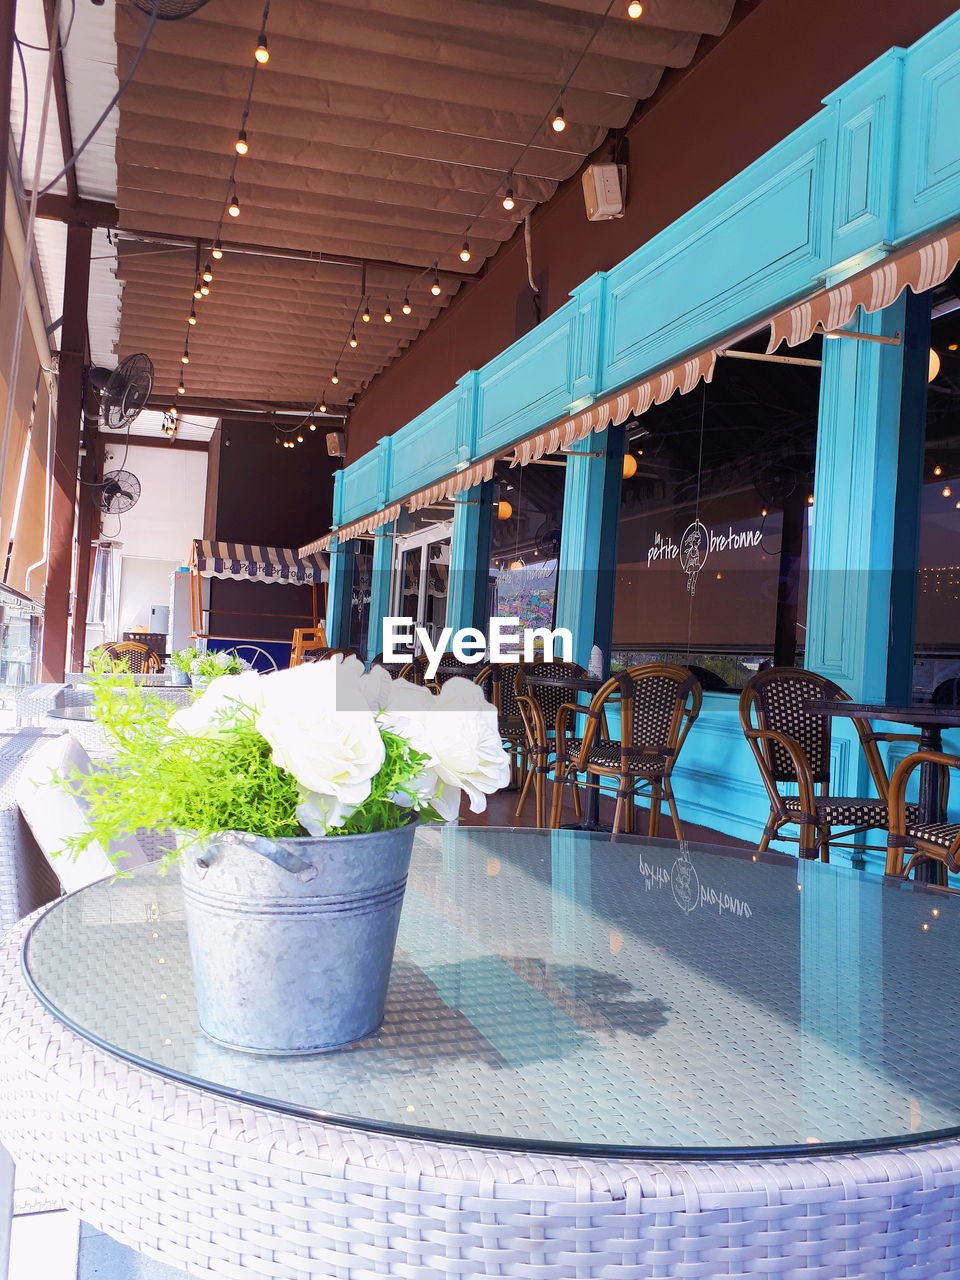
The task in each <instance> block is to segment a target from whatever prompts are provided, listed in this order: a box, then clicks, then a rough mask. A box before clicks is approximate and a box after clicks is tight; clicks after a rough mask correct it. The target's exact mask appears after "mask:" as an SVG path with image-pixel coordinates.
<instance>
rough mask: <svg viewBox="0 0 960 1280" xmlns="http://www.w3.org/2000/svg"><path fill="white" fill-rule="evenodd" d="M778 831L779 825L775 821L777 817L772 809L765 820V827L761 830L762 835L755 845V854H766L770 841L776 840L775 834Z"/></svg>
mask: <svg viewBox="0 0 960 1280" xmlns="http://www.w3.org/2000/svg"><path fill="white" fill-rule="evenodd" d="M779 830H780V823H779V822H778V821H777V815H776V814H775V813H774V811H773V809H771V810H770V816H769V818H767V825H766V826H765V827H764V828H763V835H762V836H761V837H760V843H759V844H758V845H757V853H766V852H767V850H768V849H769V848H770V841H771V840H774V839H776V835H777V832H778V831H779Z"/></svg>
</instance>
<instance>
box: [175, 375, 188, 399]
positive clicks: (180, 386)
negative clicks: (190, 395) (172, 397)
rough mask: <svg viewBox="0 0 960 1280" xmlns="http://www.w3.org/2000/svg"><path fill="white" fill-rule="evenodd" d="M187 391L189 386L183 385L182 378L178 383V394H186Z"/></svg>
mask: <svg viewBox="0 0 960 1280" xmlns="http://www.w3.org/2000/svg"><path fill="white" fill-rule="evenodd" d="M186 391H187V388H186V387H185V386H184V385H183V379H182V378H181V379H180V381H179V382H178V383H177V395H178V396H182V395H186Z"/></svg>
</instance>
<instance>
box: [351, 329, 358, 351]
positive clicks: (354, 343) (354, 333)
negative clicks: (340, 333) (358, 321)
mask: <svg viewBox="0 0 960 1280" xmlns="http://www.w3.org/2000/svg"><path fill="white" fill-rule="evenodd" d="M358 345H359V344H358V342H357V331H356V329H351V330H350V346H351V347H354V348H356V347H357V346H358Z"/></svg>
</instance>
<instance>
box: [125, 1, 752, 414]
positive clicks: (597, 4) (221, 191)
mask: <svg viewBox="0 0 960 1280" xmlns="http://www.w3.org/2000/svg"><path fill="white" fill-rule="evenodd" d="M733 5H734V0H647V3H646V4H645V12H644V16H643V17H642V18H641V19H640V21H631V20H629V19H628V18H627V17H626V0H614V3H613V8H612V10H611V13H610V15H609V16H608V17H607V18H606V20H605V21H604V22H603V25H602V27H601V28H600V30H599V33H598V34H597V35H596V37H595V38H594V39H593V41H592V43H591V44H590V48H589V51H588V52H587V53H586V55H585V56H584V57H583V58H582V61H581V62H580V63H579V66H578V65H577V60H578V59H579V58H580V57H581V54H582V52H583V50H584V48H585V46H586V45H587V42H588V41H589V40H590V36H591V33H592V32H593V31H594V30H595V29H596V27H597V23H598V20H599V18H600V15H602V14H603V12H604V10H605V9H606V8H607V0H508V2H504V0H456V3H454V2H453V0H342V2H341V3H334V2H328V0H273V3H272V6H271V11H270V19H269V42H270V53H271V57H270V62H269V64H268V65H267V66H266V67H263V68H260V69H259V71H258V73H257V77H256V82H255V88H254V94H253V101H252V106H251V110H250V115H249V119H248V122H247V134H248V136H249V140H250V153H249V154H248V155H247V156H245V157H243V158H242V159H241V160H240V161H239V164H238V170H237V191H238V193H239V199H240V206H241V216H240V217H239V218H237V219H234V218H226V219H224V229H223V239H224V241H225V242H226V241H230V240H234V241H237V242H240V241H242V242H244V243H245V244H248V245H253V246H269V247H272V248H275V249H278V250H281V251H282V250H292V251H294V252H295V253H297V254H300V255H302V254H303V253H305V252H306V253H309V254H318V255H319V254H324V255H329V256H331V257H336V256H337V255H341V256H346V257H349V258H351V259H357V260H361V259H362V260H373V261H372V262H371V265H369V266H368V267H367V270H366V287H367V292H368V294H369V296H370V299H371V311H372V312H373V320H372V321H371V323H370V324H361V323H360V322H359V321H358V323H357V332H358V337H359V339H360V346H359V347H358V349H357V350H356V351H351V350H350V349H349V348H348V349H347V350H346V351H345V353H344V355H343V356H342V358H340V373H341V378H342V380H341V382H340V384H339V386H337V387H331V386H330V385H329V383H328V378H329V374H330V372H331V370H332V368H333V365H334V362H335V361H337V359H338V357H339V354H340V352H341V351H342V350H343V347H344V343H345V342H346V339H347V336H348V334H349V331H350V327H351V323H352V320H353V317H354V315H355V313H356V309H357V306H358V303H359V300H360V296H361V268H360V265H359V264H356V265H334V264H332V263H327V262H323V263H320V262H317V261H304V260H303V259H302V257H300V258H297V259H290V258H284V257H282V256H270V257H261V256H253V255H250V254H240V253H229V252H228V253H227V255H226V256H225V258H224V259H223V260H222V261H221V262H220V263H219V264H216V263H215V264H214V269H215V271H216V277H215V280H214V283H213V287H212V292H211V295H210V297H209V298H207V299H204V300H203V301H202V302H200V303H198V304H197V311H198V315H199V317H200V323H199V324H198V325H197V326H196V328H194V329H192V330H191V331H190V354H191V363H190V365H189V367H188V368H187V369H186V370H184V373H185V381H186V383H187V387H188V390H189V391H190V392H191V394H194V395H198V396H222V397H223V398H225V399H229V400H232V401H236V400H245V399H249V400H255V401H263V400H268V401H284V402H291V401H294V402H304V403H312V402H314V401H315V400H317V399H318V398H319V397H320V396H321V395H322V394H323V393H324V392H326V397H327V400H328V402H329V403H331V404H333V403H335V402H339V403H342V402H344V401H346V400H347V399H348V398H349V397H350V396H351V395H353V394H355V393H356V392H358V391H359V390H360V388H361V387H362V386H363V385H364V384H366V383H367V382H369V381H370V380H371V379H372V378H373V377H374V376H375V375H376V374H377V373H378V372H379V370H380V369H382V368H383V367H384V365H386V364H387V363H389V361H390V360H391V359H393V358H394V357H395V356H396V354H397V353H398V351H399V350H401V349H402V348H403V347H404V346H406V345H408V344H409V343H410V342H411V341H413V340H414V339H415V338H416V336H417V334H418V333H419V332H420V330H421V329H423V328H424V327H425V326H426V325H427V324H429V322H430V321H431V320H432V318H433V317H434V316H435V315H436V314H437V312H438V310H439V309H440V307H441V306H442V305H445V304H446V303H447V302H448V301H449V299H450V297H451V296H452V294H453V293H455V292H456V290H457V289H458V288H459V287H460V283H459V280H458V279H457V276H456V275H450V276H447V277H444V278H443V280H442V283H443V286H444V292H443V295H442V296H441V297H439V298H434V297H432V296H431V294H430V292H429V284H430V279H431V278H432V277H430V276H429V275H426V276H424V275H422V274H421V273H422V272H423V271H424V270H427V271H429V269H430V268H432V266H433V264H434V263H439V266H440V268H441V270H446V271H449V272H452V273H460V274H464V275H467V274H469V273H471V272H473V271H476V270H479V269H480V268H481V267H482V265H483V262H484V261H485V259H486V258H488V257H489V256H491V255H492V254H493V253H495V252H496V250H497V248H498V247H499V246H500V244H501V243H503V241H505V240H507V239H509V238H510V237H511V236H512V235H513V233H514V231H515V230H516V227H517V224H518V222H520V221H521V220H522V218H523V215H524V214H525V213H526V212H529V210H530V209H531V208H532V207H533V206H534V205H536V204H538V203H540V202H542V201H544V200H547V199H549V198H550V196H551V195H552V194H553V192H554V190H555V189H556V186H557V184H558V183H559V182H560V181H562V180H563V179H565V178H568V177H570V176H571V175H572V174H573V173H575V172H576V171H577V169H578V168H579V167H580V165H581V164H582V162H583V160H584V159H585V158H586V156H588V155H589V154H590V153H591V152H593V151H594V150H595V149H596V148H597V147H598V146H599V145H600V143H601V142H602V141H603V139H604V137H605V136H606V134H607V133H608V131H609V130H610V129H613V128H619V127H622V126H623V125H624V124H626V122H627V121H628V120H629V118H630V116H631V114H632V113H633V110H634V107H635V105H636V102H637V100H638V99H641V98H645V97H647V96H649V95H650V94H651V93H652V92H653V90H654V89H655V88H656V87H657V84H658V83H659V80H660V77H661V75H662V74H663V71H664V69H665V68H668V67H678V66H684V65H686V64H687V63H688V62H689V61H690V59H691V58H692V57H693V54H694V52H695V50H696V47H697V44H698V41H699V39H700V36H701V35H702V34H704V33H708V34H713V35H716V34H720V33H721V32H722V31H723V30H724V28H725V26H726V24H727V22H728V20H729V18H730V14H731V11H732V9H733ZM262 9H263V5H262V0H209V3H207V4H206V5H204V7H203V8H202V9H200V10H199V11H198V12H197V13H196V14H195V15H194V16H193V17H191V18H188V19H184V20H182V21H179V22H165V23H158V24H157V26H156V29H155V31H154V34H153V36H152V38H151V41H150V45H149V48H148V50H147V52H146V54H145V55H144V57H143V60H142V62H141V64H140V66H139V68H138V69H137V72H136V76H135V78H134V80H133V82H132V83H131V85H130V87H129V88H128V89H127V91H126V93H125V94H124V97H123V98H122V100H121V107H120V124H119V131H118V138H117V168H118V194H117V204H118V207H119V209H120V225H121V228H123V229H126V230H128V231H133V230H138V231H142V232H148V233H153V234H154V235H160V236H164V235H171V236H179V237H190V238H194V239H201V240H204V241H205V242H206V243H207V244H209V242H210V240H211V239H212V237H213V236H214V235H215V233H216V230H217V226H218V224H219V222H220V220H221V217H222V214H223V209H224V206H225V203H226V199H227V196H228V194H229V187H228V179H229V175H230V172H231V168H232V166H233V163H234V158H235V157H234V151H233V143H234V141H235V139H236V135H237V129H238V128H239V124H240V115H241V111H242V107H243V103H244V100H245V97H246V92H247V86H248V82H249V75H250V69H251V66H252V50H253V47H254V45H255V44H256V36H257V32H258V30H259V25H260V17H261V13H262ZM142 31H143V25H142V21H141V17H140V15H138V14H137V13H136V12H135V11H134V10H133V9H132V6H128V5H118V6H117V38H118V43H119V46H120V74H121V75H123V73H124V70H125V66H126V65H127V63H128V62H129V59H130V56H131V54H132V52H133V50H134V49H135V48H136V46H137V45H138V44H139V41H140V36H141V33H142ZM571 72H573V77H572V80H571V83H570V87H569V89H568V90H567V92H566V93H565V94H564V107H565V113H566V117H567V120H568V127H567V129H566V130H565V131H564V132H563V133H562V134H556V133H554V132H553V131H552V130H551V129H550V128H549V125H544V124H543V121H544V117H545V116H547V115H548V114H550V113H552V110H553V108H554V106H555V103H556V100H557V92H558V90H559V88H560V87H561V86H562V85H563V84H564V82H565V81H566V80H567V78H568V77H569V76H570V75H571ZM531 139H532V141H531ZM528 143H529V144H530V145H527V144H528ZM511 170H514V171H515V177H514V178H513V180H512V185H513V187H514V190H515V193H516V196H517V206H516V208H515V209H514V210H513V211H512V212H511V213H507V212H505V211H504V209H503V208H502V206H501V197H502V194H503V191H504V188H505V186H506V176H505V175H506V174H507V173H508V172H509V171H511ZM465 235H468V236H469V241H470V247H471V250H472V254H473V256H472V259H471V261H470V263H469V264H468V265H467V266H464V264H463V263H461V261H460V259H459V257H458V251H459V248H460V244H461V242H462V240H463V238H464V236H465ZM393 263H395V264H399V265H397V266H396V267H392V266H390V265H389V264H393ZM375 264H376V265H375ZM194 271H195V251H194V250H191V249H176V250H169V249H164V248H162V247H159V246H158V245H157V244H156V243H151V242H138V241H135V240H130V239H127V240H124V241H123V242H122V243H121V256H120V275H121V278H122V280H123V282H124V293H123V309H122V327H121V334H120V342H119V346H118V352H119V353H120V354H127V353H129V352H130V351H132V350H134V349H142V350H145V351H148V352H149V353H150V354H151V355H152V357H153V359H154V362H155V364H156V368H157V390H158V393H159V394H160V395H162V396H163V397H168V396H170V395H172V394H173V393H174V391H175V387H176V383H177V381H178V379H179V376H180V372H181V365H180V362H179V356H180V352H181V351H182V349H183V341H184V335H185V333H186V330H187V326H186V317H187V313H188V312H189V309H190V306H191V305H192V303H193V298H192V289H193V284H194ZM405 293H409V297H410V301H411V303H412V304H413V307H414V310H413V314H412V315H411V316H409V317H404V316H402V315H401V314H400V303H401V301H402V299H403V296H404V294H405ZM388 299H389V301H390V303H391V309H392V312H393V314H394V317H395V318H394V321H393V323H392V324H391V325H387V324H384V322H383V320H382V313H383V310H384V304H385V302H386V301H387V300H388Z"/></svg>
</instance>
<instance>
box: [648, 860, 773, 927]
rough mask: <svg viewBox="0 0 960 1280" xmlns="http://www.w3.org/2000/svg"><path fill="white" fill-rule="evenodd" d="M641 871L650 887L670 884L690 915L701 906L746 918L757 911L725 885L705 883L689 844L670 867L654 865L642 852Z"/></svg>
mask: <svg viewBox="0 0 960 1280" xmlns="http://www.w3.org/2000/svg"><path fill="white" fill-rule="evenodd" d="M640 874H641V875H642V876H643V878H644V880H645V881H646V888H647V890H648V891H650V890H651V889H666V888H669V889H670V891H671V893H672V895H673V900H674V902H675V903H676V904H677V906H678V907H679V908H680V910H681V911H682V912H683V913H684V915H690V913H691V912H692V911H696V909H697V908H698V907H704V908H706V909H707V910H709V911H716V912H717V914H718V915H721V916H722V915H724V914H727V915H733V916H740V917H742V918H743V919H745V920H749V919H750V917H751V916H752V915H753V912H752V911H751V909H750V904H749V902H744V901H743V899H742V898H735V897H733V895H732V894H729V893H727V892H725V891H724V890H722V889H716V888H714V887H713V885H709V884H704V882H703V881H702V880H701V879H700V877H699V875H698V874H697V869H696V867H695V866H694V865H693V863H692V862H691V860H690V854H689V852H688V851H687V849H686V847H685V846H681V850H680V857H679V858H677V860H676V861H675V862H674V863H673V865H672V866H671V867H670V868H667V867H665V866H654V865H653V864H651V863H649V862H646V861H645V860H644V858H643V856H642V855H641V857H640Z"/></svg>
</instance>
